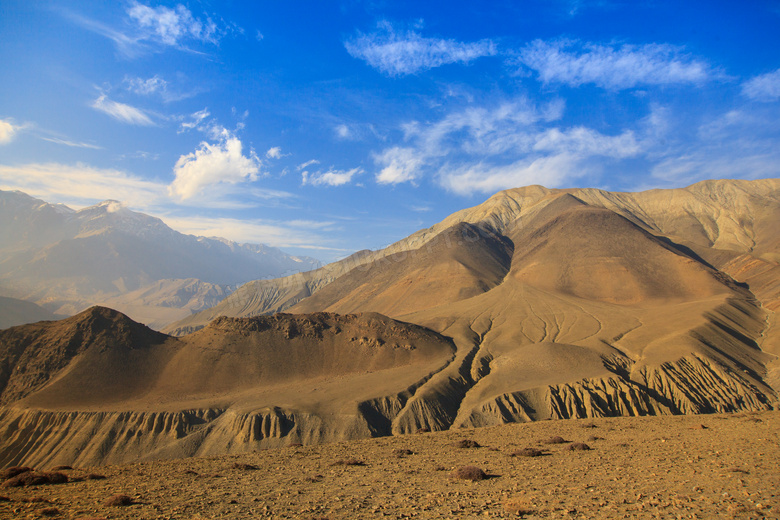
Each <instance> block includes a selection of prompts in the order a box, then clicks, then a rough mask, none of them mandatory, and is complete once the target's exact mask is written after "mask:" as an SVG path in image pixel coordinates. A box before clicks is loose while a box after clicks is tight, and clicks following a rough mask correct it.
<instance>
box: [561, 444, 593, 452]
mask: <svg viewBox="0 0 780 520" xmlns="http://www.w3.org/2000/svg"><path fill="white" fill-rule="evenodd" d="M566 449H567V450H569V451H588V450H589V449H590V446H588V445H587V444H585V443H584V442H572V443H571V444H569V445H568V446H566Z"/></svg>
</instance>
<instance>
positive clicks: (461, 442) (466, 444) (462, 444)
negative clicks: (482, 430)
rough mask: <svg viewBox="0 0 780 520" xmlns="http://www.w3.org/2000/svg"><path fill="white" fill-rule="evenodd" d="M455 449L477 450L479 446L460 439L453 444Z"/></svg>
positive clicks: (470, 441)
mask: <svg viewBox="0 0 780 520" xmlns="http://www.w3.org/2000/svg"><path fill="white" fill-rule="evenodd" d="M455 447H457V448H479V447H480V445H479V443H478V442H477V441H472V440H471V439H462V440H459V441H458V442H456V443H455Z"/></svg>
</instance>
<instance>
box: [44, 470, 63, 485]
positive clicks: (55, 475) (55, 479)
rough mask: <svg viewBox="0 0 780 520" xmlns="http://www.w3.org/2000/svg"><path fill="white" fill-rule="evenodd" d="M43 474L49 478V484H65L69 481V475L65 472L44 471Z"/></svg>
mask: <svg viewBox="0 0 780 520" xmlns="http://www.w3.org/2000/svg"><path fill="white" fill-rule="evenodd" d="M42 475H43V476H44V477H46V478H47V479H48V480H49V482H47V484H65V483H66V482H68V476H67V475H66V474H65V473H60V472H58V471H51V472H47V473H42Z"/></svg>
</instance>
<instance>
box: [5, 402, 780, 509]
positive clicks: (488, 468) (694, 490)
mask: <svg viewBox="0 0 780 520" xmlns="http://www.w3.org/2000/svg"><path fill="white" fill-rule="evenodd" d="M552 436H561V437H563V438H564V439H565V440H567V441H575V442H584V443H586V444H587V445H588V446H590V448H591V450H588V451H572V450H569V449H568V447H569V446H570V443H563V444H546V443H544V442H542V441H544V440H545V439H549V438H550V437H552ZM466 439H468V440H474V441H476V442H477V443H478V444H479V445H481V447H477V448H461V447H457V446H456V443H457V442H458V441H461V440H466ZM529 447H533V448H537V449H540V450H542V451H544V452H545V453H546V454H545V455H543V456H539V457H519V456H516V457H512V456H510V455H511V454H512V453H513V452H515V451H518V450H520V449H522V448H529ZM400 450H408V451H409V452H411V453H406V452H405V451H400ZM339 461H341V464H339ZM353 462H354V463H357V462H360V463H362V464H358V465H350V463H353ZM236 464H239V465H240V464H244V465H247V464H248V465H252V466H254V467H256V468H257V469H251V468H246V467H243V468H241V467H235V465H236ZM465 465H471V466H476V467H478V468H480V469H482V470H484V471H485V472H486V473H487V475H488V477H489V478H487V479H485V480H481V481H474V482H472V481H464V480H456V479H454V478H453V477H452V476H451V472H452V471H453V469H455V468H458V467H460V466H465ZM779 468H780V413H779V412H764V413H755V414H734V415H704V416H684V417H644V418H607V419H595V420H572V421H545V422H539V423H530V424H514V425H507V426H499V427H491V428H482V429H474V430H471V429H469V430H459V431H450V432H441V433H426V434H415V435H406V436H398V437H387V438H380V439H370V440H365V441H355V442H348V443H336V444H328V445H320V446H304V447H290V448H284V449H279V450H267V451H263V452H258V453H251V454H247V455H244V456H229V457H218V458H194V459H184V460H175V461H161V462H146V463H139V464H131V465H126V466H107V467H101V468H79V469H75V470H63V471H62V472H63V473H66V474H68V475H69V476H70V477H71V478H72V477H79V476H82V477H83V476H85V475H87V474H89V473H99V474H102V475H104V476H105V477H107V478H106V479H104V480H94V479H90V480H83V481H79V482H69V483H66V484H59V485H48V486H32V487H15V488H0V495H1V496H4V497H7V498H9V499H10V500H8V501H3V502H0V518H9V519H10V518H69V519H77V518H105V519H136V518H171V519H173V518H176V519H205V518H258V517H259V518H302V519H320V520H322V519H329V520H336V519H354V518H420V519H428V518H509V517H520V516H522V517H524V518H529V519H531V518H545V519H546V518H701V519H705V518H780V469H779ZM39 469H50V468H39ZM117 494H126V495H128V496H129V497H130V498H132V500H133V501H134V502H135V503H134V504H132V505H128V506H124V507H121V506H119V507H117V506H107V505H105V501H106V499H108V498H109V497H111V496H114V495H117ZM35 499H44V500H47V501H48V502H30V500H35Z"/></svg>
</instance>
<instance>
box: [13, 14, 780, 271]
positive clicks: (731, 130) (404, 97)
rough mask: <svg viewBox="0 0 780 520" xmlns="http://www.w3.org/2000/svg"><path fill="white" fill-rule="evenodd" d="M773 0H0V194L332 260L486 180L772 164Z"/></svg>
mask: <svg viewBox="0 0 780 520" xmlns="http://www.w3.org/2000/svg"><path fill="white" fill-rule="evenodd" d="M779 27H780V2H778V1H758V0H756V1H750V2H733V1H730V2H725V1H723V2H719V1H707V2H704V1H701V2H680V1H676V2H664V1H650V2H629V1H626V2H618V1H610V0H601V1H593V2H590V1H587V0H582V1H569V0H560V1H556V0H550V1H542V0H538V1H533V0H529V1H500V2H484V3H478V2H473V1H469V2H458V1H448V2H417V1H415V2H400V1H392V2H390V1H381V0H377V1H365V2H364V1H358V0H344V1H341V2H324V1H323V2H294V1H290V2H278V1H273V2H272V1H254V2H238V1H219V2H217V1H207V0H201V1H189V2H186V1H185V2H149V1H144V2H141V1H135V0H132V1H124V2H122V1H119V2H92V1H89V2H86V1H85V2H78V1H73V2H64V1H63V2H47V1H45V0H42V1H36V2H30V1H29V0H23V1H17V0H0V63H2V64H3V65H2V71H3V72H2V77H3V81H2V82H0V189H19V190H22V191H25V192H27V193H30V194H31V195H34V196H37V197H40V198H43V199H44V200H47V201H50V202H62V203H66V204H68V205H71V206H73V207H81V206H85V205H90V204H93V203H96V202H99V201H102V200H105V199H109V198H110V199H117V200H121V201H123V202H124V203H125V204H127V205H128V206H129V207H130V208H131V209H134V210H137V211H142V212H145V213H149V214H152V215H155V216H158V217H161V218H163V220H165V221H166V222H167V223H168V224H169V225H170V226H171V227H173V228H175V229H178V230H180V231H183V232H187V233H193V234H200V235H219V236H225V237H227V238H230V239H233V240H236V241H239V242H262V243H267V244H270V245H274V246H277V247H281V248H282V249H284V250H286V251H289V252H292V253H295V254H307V255H310V256H314V257H317V258H320V259H322V260H324V261H331V260H334V259H337V258H340V257H342V256H345V255H347V254H349V253H351V252H354V251H356V250H360V249H365V248H370V249H376V248H379V247H383V246H385V245H387V244H389V243H392V242H393V241H395V240H398V239H400V238H403V237H404V236H407V235H409V234H410V233H412V232H414V231H416V230H417V229H420V228H423V227H427V226H429V225H431V224H433V223H435V222H438V221H439V220H441V219H442V218H444V217H445V216H447V215H448V214H450V213H452V212H454V211H457V210H459V209H462V208H464V207H468V206H473V205H476V204H478V203H480V202H482V201H483V200H484V199H486V198H487V197H488V196H490V195H491V194H493V193H494V192H496V191H499V190H501V189H505V188H510V187H517V186H524V185H528V184H542V185H544V186H547V187H562V188H563V187H585V186H587V187H599V188H604V189H608V190H623V191H635V190H642V189H648V188H665V187H679V186H685V185H688V184H691V183H693V182H696V181H698V180H702V179H708V178H744V179H753V178H764V177H777V176H780V30H778V28H779Z"/></svg>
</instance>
